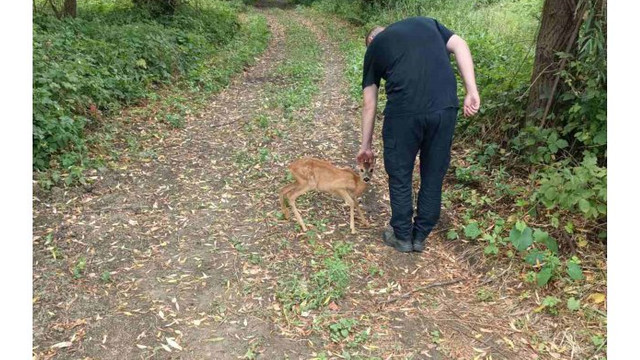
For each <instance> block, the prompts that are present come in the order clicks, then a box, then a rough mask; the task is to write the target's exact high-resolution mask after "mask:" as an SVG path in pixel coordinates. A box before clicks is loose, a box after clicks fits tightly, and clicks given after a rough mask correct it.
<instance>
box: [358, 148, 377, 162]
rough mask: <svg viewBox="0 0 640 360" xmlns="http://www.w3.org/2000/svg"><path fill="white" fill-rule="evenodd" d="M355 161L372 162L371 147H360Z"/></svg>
mask: <svg viewBox="0 0 640 360" xmlns="http://www.w3.org/2000/svg"><path fill="white" fill-rule="evenodd" d="M356 161H357V162H358V164H363V163H369V164H372V163H373V150H371V148H360V151H358V155H356Z"/></svg>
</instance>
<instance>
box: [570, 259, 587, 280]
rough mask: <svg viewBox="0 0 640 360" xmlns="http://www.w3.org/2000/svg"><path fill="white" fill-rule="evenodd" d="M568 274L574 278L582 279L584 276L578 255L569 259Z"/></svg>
mask: <svg viewBox="0 0 640 360" xmlns="http://www.w3.org/2000/svg"><path fill="white" fill-rule="evenodd" d="M567 274H568V275H569V277H570V278H571V279H573V280H582V279H584V276H583V275H582V267H580V261H579V260H578V258H577V257H575V256H574V257H572V258H571V259H570V260H568V261H567Z"/></svg>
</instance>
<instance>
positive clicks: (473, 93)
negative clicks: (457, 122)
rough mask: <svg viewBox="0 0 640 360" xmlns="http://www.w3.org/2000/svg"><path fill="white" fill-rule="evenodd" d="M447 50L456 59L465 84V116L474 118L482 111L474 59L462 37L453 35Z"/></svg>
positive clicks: (448, 42)
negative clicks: (473, 116) (479, 110)
mask: <svg viewBox="0 0 640 360" xmlns="http://www.w3.org/2000/svg"><path fill="white" fill-rule="evenodd" d="M447 50H448V51H449V52H452V53H453V54H454V55H455V57H456V63H457V64H458V71H460V76H461V77H462V81H463V82H464V88H465V90H466V93H467V95H466V96H465V97H464V107H463V112H464V116H467V117H468V116H472V115H475V114H476V113H477V112H478V109H480V95H479V94H478V88H477V86H476V75H475V73H474V71H473V59H472V58H471V50H469V46H468V45H467V42H466V41H464V39H462V38H461V37H460V36H458V35H453V36H451V37H450V38H449V41H447Z"/></svg>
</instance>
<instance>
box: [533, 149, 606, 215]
mask: <svg viewBox="0 0 640 360" xmlns="http://www.w3.org/2000/svg"><path fill="white" fill-rule="evenodd" d="M560 166H561V164H558V165H556V166H554V167H552V168H549V169H548V170H547V171H543V172H540V173H539V174H538V175H537V176H538V179H539V180H538V182H539V184H540V185H539V187H538V188H537V190H536V191H535V192H534V193H533V195H532V200H533V201H534V202H536V201H539V202H541V203H542V204H544V205H545V206H546V208H547V209H549V210H553V209H562V210H567V211H570V212H576V213H582V214H583V215H584V217H585V218H587V219H596V220H597V219H600V218H604V217H606V215H607V169H606V168H605V167H600V166H598V164H597V159H596V157H595V156H594V155H593V154H591V153H589V152H585V155H584V158H583V160H582V162H581V163H580V165H578V166H574V167H560Z"/></svg>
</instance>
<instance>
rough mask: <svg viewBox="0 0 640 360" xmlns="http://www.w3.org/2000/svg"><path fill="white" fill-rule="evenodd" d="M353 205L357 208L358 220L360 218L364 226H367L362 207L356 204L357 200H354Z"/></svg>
mask: <svg viewBox="0 0 640 360" xmlns="http://www.w3.org/2000/svg"><path fill="white" fill-rule="evenodd" d="M354 206H355V207H356V210H358V217H360V220H362V223H363V224H364V226H369V221H368V220H367V218H366V217H365V216H364V213H363V212H362V209H360V204H358V200H355V205H354Z"/></svg>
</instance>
